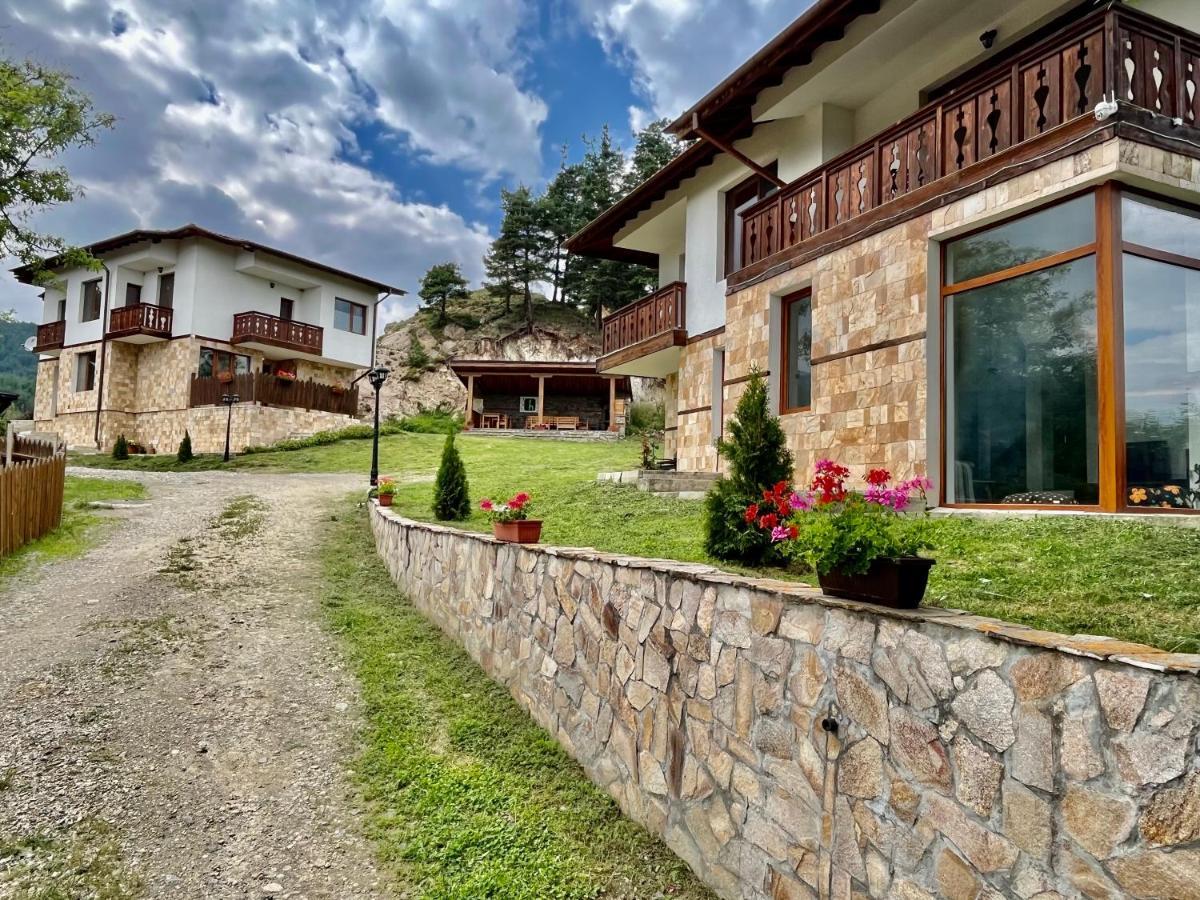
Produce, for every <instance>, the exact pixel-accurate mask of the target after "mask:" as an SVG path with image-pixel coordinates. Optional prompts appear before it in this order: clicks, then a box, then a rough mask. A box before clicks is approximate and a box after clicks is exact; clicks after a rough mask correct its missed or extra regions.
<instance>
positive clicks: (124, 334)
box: [107, 303, 174, 344]
mask: <svg viewBox="0 0 1200 900" xmlns="http://www.w3.org/2000/svg"><path fill="white" fill-rule="evenodd" d="M173 316H174V310H172V309H171V308H170V307H167V306H154V305H152V304H150V303H133V304H131V305H129V306H118V307H117V308H116V309H114V310H113V311H112V312H110V313H109V314H108V334H107V337H109V338H111V339H112V340H117V341H128V342H130V343H134V344H145V343H149V342H150V341H161V340H166V339H168V338H170V337H171V322H172V321H173Z"/></svg>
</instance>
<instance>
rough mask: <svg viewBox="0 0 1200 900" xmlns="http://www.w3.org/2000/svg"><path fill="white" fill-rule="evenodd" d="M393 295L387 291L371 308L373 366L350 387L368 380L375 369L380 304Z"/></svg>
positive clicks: (364, 371)
mask: <svg viewBox="0 0 1200 900" xmlns="http://www.w3.org/2000/svg"><path fill="white" fill-rule="evenodd" d="M393 294H394V292H393V291H390V290H389V291H385V292H384V294H383V296H382V297H376V298H375V305H374V306H372V307H371V364H370V365H369V366H367V368H366V369H364V370H363V373H362V374H361V375H359V376H358V377H357V378H355V379H354V380H353V381H352V382H350V387H354V385H356V384H358V383H359V382H360V381H362V380H363V379H364V378H366V377H367V374H368V373H369V372H370V371H371V370H372V369H374V368H375V340H376V332H377V331H378V330H379V304H380V303H382V302H383V301H384V300H386V299H387V298H388V297H391V296H393Z"/></svg>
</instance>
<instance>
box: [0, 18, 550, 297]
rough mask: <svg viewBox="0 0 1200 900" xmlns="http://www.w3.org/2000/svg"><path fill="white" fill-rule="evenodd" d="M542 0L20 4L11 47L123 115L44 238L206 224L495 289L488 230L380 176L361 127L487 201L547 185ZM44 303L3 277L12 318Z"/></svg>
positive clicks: (320, 255)
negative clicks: (519, 181) (486, 265)
mask: <svg viewBox="0 0 1200 900" xmlns="http://www.w3.org/2000/svg"><path fill="white" fill-rule="evenodd" d="M527 2H530V0H460V2H453V3H452V2H449V0H412V2H401V0H395V2H386V0H257V2H256V0H242V2H237V3H193V2H191V0H123V2H122V3H121V6H120V9H119V12H118V11H117V8H116V7H113V6H110V5H109V3H108V2H105V0H85V2H79V0H49V2H47V0H13V2H11V3H10V4H9V6H8V7H7V8H6V9H3V10H0V41H3V42H4V44H5V49H6V50H7V51H8V52H9V53H10V54H11V53H13V52H18V51H19V52H21V53H28V54H29V55H30V56H32V57H34V58H36V59H38V60H39V61H42V62H45V63H48V64H51V65H56V66H61V67H63V68H66V69H68V70H70V71H71V72H73V73H74V74H75V75H76V76H77V77H78V80H79V84H80V86H81V87H82V88H83V89H84V90H86V91H87V92H89V93H90V94H92V95H93V97H94V99H95V102H96V105H97V107H98V108H99V109H102V110H105V111H109V112H112V113H114V114H115V115H116V116H117V117H118V124H117V127H116V129H115V130H114V131H112V132H109V133H106V134H104V135H102V136H101V139H100V142H99V144H98V145H97V146H95V147H92V148H87V149H86V150H84V151H81V152H79V153H75V154H73V155H72V156H71V157H69V158H68V160H67V161H68V165H69V168H70V169H71V171H72V174H73V176H74V177H75V179H76V180H77V182H78V183H79V184H80V185H81V186H82V187H83V188H84V190H85V193H86V196H85V198H84V199H82V200H80V201H77V202H75V203H72V204H69V205H68V206H65V207H61V208H59V209H56V210H54V211H53V212H51V213H49V214H47V215H45V216H44V217H42V219H41V221H40V222H39V223H38V224H39V227H43V228H46V229H48V230H53V231H55V232H56V233H59V234H62V235H63V236H65V237H66V238H67V239H69V240H72V241H76V242H84V241H88V240H94V239H97V238H100V237H105V236H108V235H111V234H115V233H118V232H119V231H121V230H125V229H128V228H133V227H139V226H143V227H173V226H177V225H180V224H183V223H185V222H188V221H194V222H197V223H198V224H201V225H204V226H206V227H210V228H213V229H216V230H218V231H224V232H227V233H232V234H236V235H239V236H244V237H247V238H251V239H255V240H260V241H262V242H264V243H267V244H274V245H277V246H280V247H282V248H284V249H288V250H291V251H293V252H296V253H300V254H304V255H308V256H312V257H314V258H316V259H320V260H323V261H327V262H329V263H331V264H334V265H337V266H339V267H341V268H345V269H349V270H351V271H357V272H361V273H362V274H364V275H369V276H372V277H375V278H378V279H380V280H385V281H390V282H393V283H399V284H401V285H402V286H408V287H410V288H412V287H415V285H416V282H417V280H418V278H419V277H420V274H421V273H422V272H423V271H424V269H425V268H426V267H427V266H428V265H429V264H430V263H432V262H437V261H441V260H444V259H452V260H455V261H457V262H459V263H460V264H461V265H462V266H463V269H464V272H465V273H466V274H467V276H468V277H470V278H471V279H472V280H477V279H479V278H480V277H481V275H482V266H481V261H480V260H481V256H482V254H483V252H484V251H485V249H486V247H487V243H488V240H489V235H488V231H487V228H486V226H484V225H482V224H480V223H477V222H471V221H468V220H467V219H465V218H464V217H463V216H462V215H460V214H459V213H458V212H455V211H454V210H452V209H450V208H449V207H447V206H444V205H434V204H431V203H428V202H423V201H422V200H420V199H419V195H415V190H414V188H416V187H417V186H405V187H403V188H402V187H400V186H398V185H397V184H396V183H394V182H393V181H392V180H390V179H389V178H387V177H385V176H384V175H382V174H380V173H379V172H377V171H373V170H372V168H371V167H370V164H371V163H372V160H371V159H370V158H369V154H368V152H367V150H366V149H365V148H363V147H362V146H360V143H359V141H358V138H357V137H356V132H358V131H360V130H361V129H363V128H369V129H371V130H372V132H373V133H375V134H378V135H379V137H380V140H381V141H383V142H386V141H388V140H391V141H392V142H394V143H397V144H399V145H400V146H401V147H402V148H403V149H404V150H406V151H410V152H411V153H413V154H415V155H417V156H419V157H420V158H422V159H424V160H426V161H427V162H429V163H431V164H439V165H444V164H452V165H454V166H456V167H457V168H458V169H460V170H462V171H463V172H464V175H463V177H464V180H467V181H472V180H474V181H477V182H478V183H479V184H477V185H476V188H477V189H478V187H479V185H480V184H486V183H490V182H491V181H493V180H495V179H498V178H504V177H522V178H531V177H534V176H535V175H536V173H537V171H538V169H539V167H540V164H541V146H540V143H541V142H540V134H539V129H540V127H541V124H542V122H543V121H544V119H545V116H546V107H545V104H544V103H543V102H542V101H541V100H540V99H539V98H538V97H537V96H535V95H533V94H532V93H530V92H528V91H525V90H524V89H522V87H521V78H522V71H521V62H520V57H519V54H520V50H519V47H520V25H521V22H522V21H523V17H524V16H525V15H526V13H527V11H526V9H525V5H526V3H527ZM35 297H36V292H35V291H32V290H31V289H28V288H22V287H21V286H19V285H15V284H14V283H13V282H12V280H11V279H9V278H3V279H0V308H3V307H7V306H10V305H14V302H16V303H17V305H18V309H19V311H20V312H22V313H23V314H25V315H33V314H35V312H36V311H37V309H36V308H37V304H36V302H35V301H34V300H33V299H32V298H35ZM401 308H402V307H401V305H399V304H398V303H392V304H389V307H388V309H389V310H399V309H401Z"/></svg>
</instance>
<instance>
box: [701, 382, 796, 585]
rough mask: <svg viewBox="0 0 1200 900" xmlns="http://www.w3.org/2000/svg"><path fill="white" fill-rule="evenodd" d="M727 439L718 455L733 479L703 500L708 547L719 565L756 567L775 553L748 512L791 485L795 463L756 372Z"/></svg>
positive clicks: (722, 482) (720, 482) (719, 446)
mask: <svg viewBox="0 0 1200 900" xmlns="http://www.w3.org/2000/svg"><path fill="white" fill-rule="evenodd" d="M727 427H728V430H729V438H728V440H726V439H724V438H722V439H721V440H720V441H719V442H718V443H717V452H719V453H720V454H721V456H723V457H724V458H725V459H727V460H728V461H729V477H728V478H725V477H722V478H720V479H719V480H718V481H717V483H716V484H715V485H713V487H712V489H711V490H709V492H708V496H707V497H706V498H705V500H704V545H705V549H706V550H707V552H708V553H709V555H710V556H713V557H716V558H717V559H724V560H729V561H732V562H742V563H746V564H748V565H755V564H757V563H760V562H762V561H763V560H764V559H766V558H767V557H768V556H769V555H770V554H771V552H772V544H771V540H770V535H768V534H767V533H766V532H764V531H761V530H760V529H759V528H758V527H757V526H756V525H753V524H750V523H747V522H746V520H745V510H746V507H747V506H749V505H750V504H751V503H755V502H757V501H758V500H759V498H761V497H762V493H763V491H764V490H767V489H768V488H770V487H773V486H774V485H775V484H778V483H779V482H780V481H787V482H790V481H791V480H792V470H793V469H794V468H795V459H794V457H793V456H792V453H791V451H790V450H788V448H787V436H786V435H784V433H783V428H782V426H781V425H780V424H779V417H778V416H775V415H772V413H771V411H770V409H769V406H768V399H767V382H766V379H764V378H763V375H762V373H761V372H760V371H758V370H757V369H755V370H754V371H753V372H752V373H751V376H750V381H749V382H748V383H747V384H746V390H745V392H744V393H743V394H742V397H741V399H740V400H739V401H738V405H737V408H736V409H735V410H734V414H733V417H732V418H731V419H730V420H729V423H728V426H727Z"/></svg>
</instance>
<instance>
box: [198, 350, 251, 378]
mask: <svg viewBox="0 0 1200 900" xmlns="http://www.w3.org/2000/svg"><path fill="white" fill-rule="evenodd" d="M249 372H250V357H248V356H244V355H243V354H241V353H226V352H225V351H224V350H213V349H212V348H211V347H201V348H200V364H199V366H197V368H196V374H197V375H199V376H200V377H201V378H212V377H213V376H214V375H246V374H248V373H249Z"/></svg>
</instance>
